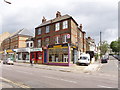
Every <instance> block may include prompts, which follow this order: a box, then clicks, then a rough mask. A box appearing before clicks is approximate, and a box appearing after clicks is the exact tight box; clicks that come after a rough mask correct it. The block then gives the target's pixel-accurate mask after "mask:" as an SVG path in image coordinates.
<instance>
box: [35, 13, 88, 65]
mask: <svg viewBox="0 0 120 90" xmlns="http://www.w3.org/2000/svg"><path fill="white" fill-rule="evenodd" d="M84 42H85V32H83V31H82V24H80V26H78V24H77V23H76V21H75V20H74V19H73V18H72V17H71V16H69V15H67V14H66V15H63V16H62V15H61V13H60V12H59V11H57V13H56V18H54V19H51V20H48V21H47V20H46V19H45V17H43V19H42V23H41V24H40V25H39V26H38V27H36V28H35V41H34V44H35V47H36V48H42V49H43V51H44V55H43V56H44V59H43V62H44V63H45V64H50V65H64V66H70V65H72V64H74V63H76V61H77V57H78V54H80V53H82V52H85V51H86V50H85V48H84V47H85V46H84V45H85V44H84ZM37 55H38V57H39V54H37Z"/></svg>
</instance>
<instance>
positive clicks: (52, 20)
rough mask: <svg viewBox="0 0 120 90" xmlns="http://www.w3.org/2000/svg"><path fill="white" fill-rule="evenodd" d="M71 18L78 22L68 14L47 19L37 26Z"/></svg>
mask: <svg viewBox="0 0 120 90" xmlns="http://www.w3.org/2000/svg"><path fill="white" fill-rule="evenodd" d="M69 18H71V19H72V20H73V21H74V22H75V23H76V24H77V22H76V21H75V20H74V19H73V18H72V17H71V16H70V15H68V14H66V15H63V16H60V17H57V18H55V19H51V20H48V21H45V22H43V23H41V24H40V25H39V26H37V27H36V28H39V27H41V26H45V25H48V24H51V23H55V22H58V21H61V20H65V19H69ZM77 25H78V24H77Z"/></svg>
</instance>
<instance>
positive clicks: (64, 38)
mask: <svg viewBox="0 0 120 90" xmlns="http://www.w3.org/2000/svg"><path fill="white" fill-rule="evenodd" d="M62 38H63V39H62V41H63V43H66V42H67V34H66V35H63V37H62Z"/></svg>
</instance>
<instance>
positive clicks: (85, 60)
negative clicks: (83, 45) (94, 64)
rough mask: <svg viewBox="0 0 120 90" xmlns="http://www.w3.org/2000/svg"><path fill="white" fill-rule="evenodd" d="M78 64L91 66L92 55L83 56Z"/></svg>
mask: <svg viewBox="0 0 120 90" xmlns="http://www.w3.org/2000/svg"><path fill="white" fill-rule="evenodd" d="M78 63H79V64H85V65H89V64H90V55H89V54H81V55H80V58H78Z"/></svg>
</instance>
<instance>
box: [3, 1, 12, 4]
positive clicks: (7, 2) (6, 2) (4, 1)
mask: <svg viewBox="0 0 120 90" xmlns="http://www.w3.org/2000/svg"><path fill="white" fill-rule="evenodd" d="M4 2H6V3H8V4H12V3H11V2H8V1H6V0H4Z"/></svg>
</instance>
